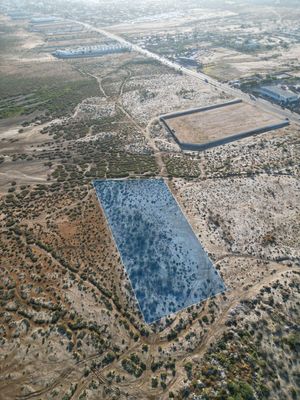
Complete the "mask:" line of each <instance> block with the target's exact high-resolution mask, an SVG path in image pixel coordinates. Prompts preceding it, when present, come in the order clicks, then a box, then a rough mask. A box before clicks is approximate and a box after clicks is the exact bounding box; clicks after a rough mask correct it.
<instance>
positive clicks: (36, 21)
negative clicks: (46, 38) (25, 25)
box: [30, 17, 60, 24]
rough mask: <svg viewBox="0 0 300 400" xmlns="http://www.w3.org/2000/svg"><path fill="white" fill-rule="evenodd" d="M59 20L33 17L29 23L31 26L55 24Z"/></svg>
mask: <svg viewBox="0 0 300 400" xmlns="http://www.w3.org/2000/svg"><path fill="white" fill-rule="evenodd" d="M58 19H60V18H56V17H34V18H31V20H30V22H31V23H32V24H47V23H49V22H55V21H57V20H58Z"/></svg>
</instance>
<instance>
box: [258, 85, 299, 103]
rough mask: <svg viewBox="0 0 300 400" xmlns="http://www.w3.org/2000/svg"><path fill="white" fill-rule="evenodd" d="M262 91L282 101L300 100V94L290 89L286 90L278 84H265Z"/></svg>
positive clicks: (265, 94) (292, 101) (263, 93)
mask: <svg viewBox="0 0 300 400" xmlns="http://www.w3.org/2000/svg"><path fill="white" fill-rule="evenodd" d="M260 93H261V94H262V95H264V96H267V97H269V98H271V99H273V100H276V101H278V102H280V103H284V104H290V103H294V102H296V101H298V100H299V96H298V95H297V94H295V93H294V92H291V91H290V90H284V89H282V88H280V87H278V86H263V87H262V88H261V89H260Z"/></svg>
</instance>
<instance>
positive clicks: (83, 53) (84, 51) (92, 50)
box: [52, 44, 130, 58]
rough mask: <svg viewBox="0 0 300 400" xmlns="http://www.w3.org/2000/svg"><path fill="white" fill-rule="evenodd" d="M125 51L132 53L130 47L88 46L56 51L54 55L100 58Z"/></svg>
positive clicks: (118, 45) (60, 56)
mask: <svg viewBox="0 0 300 400" xmlns="http://www.w3.org/2000/svg"><path fill="white" fill-rule="evenodd" d="M124 51H130V47H129V46H123V45H121V44H116V45H111V46H106V45H103V46H88V47H78V48H76V49H65V50H55V52H54V53H52V54H53V55H54V56H55V57H57V58H80V57H98V56H102V55H105V54H113V53H122V52H124Z"/></svg>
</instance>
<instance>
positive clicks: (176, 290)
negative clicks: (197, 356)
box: [94, 179, 225, 323]
mask: <svg viewBox="0 0 300 400" xmlns="http://www.w3.org/2000/svg"><path fill="white" fill-rule="evenodd" d="M94 186H95V189H96V192H97V196H98V199H99V201H100V203H101V205H102V207H103V210H104V213H105V215H106V218H107V221H108V223H109V225H110V228H111V231H112V234H113V236H114V239H115V242H116V244H117V247H118V250H119V252H120V255H121V258H122V261H123V264H124V266H125V268H126V271H127V273H128V276H129V278H130V281H131V284H132V287H133V290H134V293H135V295H136V298H137V300H138V303H139V306H140V309H141V311H142V313H143V316H144V319H145V321H146V322H147V323H151V322H153V321H155V320H158V319H160V318H161V317H163V316H166V315H169V314H171V313H174V312H176V311H178V310H180V309H182V308H185V307H187V306H189V305H192V304H195V303H198V302H200V301H201V300H204V299H206V298H208V297H210V296H213V295H215V294H217V293H219V292H222V291H224V290H225V286H224V283H223V281H222V279H221V278H220V276H219V275H218V273H217V271H216V269H215V268H214V266H213V264H212V262H211V261H210V259H209V258H208V256H207V254H206V253H205V251H204V250H203V248H202V246H201V244H200V243H199V241H198V239H197V238H196V236H195V234H194V232H193V230H192V228H191V226H190V225H189V223H188V222H187V220H186V218H185V216H184V215H183V213H182V211H181V209H180V207H179V206H178V204H177V202H176V200H175V198H174V197H173V195H172V193H171V192H170V190H169V188H168V186H167V185H166V184H165V182H164V181H163V180H162V179H137V180H105V181H104V180H103V181H101V180H100V181H95V182H94Z"/></svg>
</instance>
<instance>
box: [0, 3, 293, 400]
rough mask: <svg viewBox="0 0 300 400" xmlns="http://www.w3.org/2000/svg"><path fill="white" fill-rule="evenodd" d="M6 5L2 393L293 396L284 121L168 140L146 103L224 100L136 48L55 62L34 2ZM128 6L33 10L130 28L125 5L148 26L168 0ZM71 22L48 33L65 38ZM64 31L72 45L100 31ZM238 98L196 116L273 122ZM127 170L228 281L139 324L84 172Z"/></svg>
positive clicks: (78, 397)
mask: <svg viewBox="0 0 300 400" xmlns="http://www.w3.org/2000/svg"><path fill="white" fill-rule="evenodd" d="M8 3H9V2H5V3H4V6H1V9H0V11H1V18H0V32H1V36H0V47H1V53H2V55H3V57H1V62H0V93H1V100H0V118H1V119H0V145H1V146H0V194H1V198H0V226H1V237H0V255H1V268H0V345H1V352H0V399H1V400H16V399H18V400H25V399H42V400H44V399H45V400H48V399H49V400H50V399H51V400H52V399H54V400H56V399H63V400H71V399H72V400H84V399H87V400H88V399H89V400H96V399H97V400H99V399H116V400H117V399H130V400H131V399H143V400H144V399H145V400H146V399H149V400H154V399H155V400H156V399H162V400H164V399H180V400H181V399H201V400H210V399H211V400H213V399H214V400H215V399H216V400H224V399H226V400H232V399H234V400H258V399H259V400H268V399H269V400H290V399H291V400H296V399H297V398H298V397H299V396H300V385H299V351H300V336H299V302H300V291H299V288H300V278H299V272H300V270H299V266H300V241H299V239H300V202H299V193H300V191H299V189H300V182H299V176H300V169H299V165H300V140H299V137H300V136H299V134H300V126H299V124H297V123H296V122H294V121H290V125H289V126H287V127H285V128H281V129H278V130H274V131H270V132H266V133H263V134H261V135H259V136H253V137H248V138H246V139H243V140H239V141H235V142H232V143H228V144H226V145H223V146H219V147H215V148H213V149H210V150H206V151H204V152H182V151H181V150H180V148H179V146H178V145H177V144H176V143H175V141H174V139H173V138H172V137H171V135H170V134H169V133H168V131H167V130H166V129H165V127H164V125H163V124H162V123H161V121H160V120H159V116H160V115H162V114H165V113H169V112H175V111H179V110H182V109H188V108H193V107H204V106H208V105H211V104H215V103H217V102H219V103H222V102H225V101H228V100H231V99H232V98H233V96H232V94H231V92H230V90H229V91H228V92H225V91H224V90H223V89H222V88H218V87H215V86H213V85H210V84H207V82H204V81H203V80H201V79H197V78H196V77H193V76H191V75H187V74H185V73H182V72H180V71H178V70H175V69H172V68H169V67H167V66H166V65H163V64H161V63H159V62H158V61H155V60H153V59H151V58H148V57H146V56H143V55H141V54H140V53H138V52H136V51H130V52H124V53H120V54H106V55H102V56H99V57H90V58H84V57H82V58H76V59H66V60H60V59H57V58H55V57H54V56H53V55H52V47H51V48H49V43H52V42H51V41H49V38H50V37H51V38H52V36H53V35H52V34H49V31H50V30H51V31H52V30H53V29H54V27H53V26H52V25H51V23H48V25H49V26H48V27H47V29H39V30H35V29H33V28H34V27H35V24H34V23H32V22H31V18H32V16H33V15H36V14H35V13H37V10H36V9H35V7H34V6H33V5H32V4H31V3H30V2H27V1H25V0H24V1H21V2H20V3H18V4H17V5H16V3H15V2H12V3H9V4H8ZM126 3H127V2H123V1H120V2H119V3H117V2H116V1H112V2H109V4H108V3H107V2H105V4H104V3H103V6H102V8H100V9H99V8H97V7H99V6H96V5H94V4H91V5H85V6H84V7H83V6H82V4H78V3H76V2H74V5H73V7H72V10H71V9H70V10H68V11H66V6H65V4H64V2H59V1H57V2H52V1H50V2H48V3H47V4H43V3H42V4H41V5H40V6H39V14H41V15H44V14H45V13H46V14H55V15H59V16H60V17H61V18H67V19H68V21H75V20H77V19H78V16H79V15H81V16H82V21H83V22H88V23H89V24H94V23H95V22H96V24H95V26H102V27H103V26H104V27H106V29H108V30H110V31H112V32H115V33H118V34H121V35H124V37H125V36H126V38H127V39H128V38H129V37H130V38H131V39H132V38H133V35H136V32H137V31H140V26H142V25H143V23H144V20H141V21H140V22H139V19H140V18H146V19H147V18H149V19H150V20H151V21H150V22H147V21H146V23H147V24H148V23H151V24H155V23H156V22H155V21H153V19H154V20H155V17H154V16H155V15H158V17H156V19H157V20H158V22H159V23H160V24H161V23H162V22H161V17H159V16H161V15H162V14H164V13H167V12H169V11H168V10H167V9H166V7H167V6H168V5H169V2H166V4H165V5H164V4H162V3H161V2H154V3H155V4H154V3H153V4H152V3H151V4H150V3H149V5H147V4H148V3H147V4H146V3H144V2H140V3H138V2H134V3H133V5H132V6H131V5H128V7H127V5H126ZM217 3H218V2H216V3H214V4H217ZM145 4H146V5H145ZM213 6H214V7H217V5H212V7H213ZM174 7H175V6H174ZM176 7H177V6H176ZM178 7H179V6H178ZM193 7H195V2H194V1H191V3H189V6H187V7H186V10H185V11H184V14H190V15H193V17H191V16H190V17H189V18H190V19H189V20H187V24H190V23H191V21H193V20H196V19H197V20H198V21H202V22H201V23H203V24H204V23H205V24H206V22H203V21H208V22H209V21H210V23H212V24H213V23H214V24H215V23H216V21H219V22H220V21H227V19H230V18H234V15H235V14H236V10H232V9H231V8H230V9H229V11H228V12H226V10H225V11H224V10H221V11H220V13H219V14H218V15H217V14H216V15H215V16H216V19H215V20H214V22H213V21H212V18H211V13H213V14H214V9H213V8H212V10H211V13H208V12H205V11H203V10H202V11H201V12H200V11H199V10H198V11H197V13H195V14H193V13H192V10H193ZM249 7H250V6H249ZM225 8H226V7H225ZM297 10H298V9H297ZM297 10H296V11H295V16H294V17H293V18H295V19H296V12H298V11H297ZM21 11H22V12H23V13H25V14H26V15H25V17H22V18H20V19H19V18H17V19H16V17H15V15H16V14H12V13H13V12H14V13H16V12H21ZM175 11H176V10H175ZM177 11H178V10H177ZM177 11H176V12H177ZM188 11H189V12H188ZM178 12H179V11H178ZM281 12H282V13H283V11H282V10H281ZM130 13H131V14H130ZM224 13H225V14H224ZM9 14H10V15H9ZM253 14H254V16H255V15H257V12H253ZM203 15H204V16H205V15H207V16H209V18H208V17H207V18H204V19H202V16H203ZM282 15H283V16H286V15H287V12H286V11H285V12H284V13H283V14H282ZM122 18H123V22H122ZM168 18H171V19H172V15H171V17H170V16H169V17H168ZM274 18H275V19H277V18H278V17H276V15H275V16H274ZM254 19H255V18H254ZM124 20H125V21H124ZM132 20H136V25H135V24H131V22H130V21H132ZM97 21H99V22H97ZM176 21H181V22H180V24H182V21H183V19H182V18H181V17H180V14H179V15H178V20H177V19H176V20H174V24H175V22H176ZM208 22H207V23H208ZM125 23H126V24H125ZM68 24H71V23H70V22H68ZM71 25H72V28H70V27H69V28H67V29H66V31H65V32H64V33H63V34H61V33H58V34H56V35H58V36H59V38H58V36H57V37H56V39H55V40H53V43H55V45H57V44H58V43H59V42H60V41H61V42H62V43H63V46H65V47H72V46H73V40H74V35H75V36H76V34H75V28H74V29H73V27H74V26H77V25H76V23H75V22H72V24H71ZM128 25H131V26H132V29H129V28H128ZM51 26H52V27H51ZM143 26H146V27H148V25H143ZM220 26H221V24H220ZM58 27H59V30H61V28H62V26H61V22H60V23H59V24H58ZM166 27H168V25H166ZM56 28H57V27H56ZM187 28H188V25H187ZM68 29H69V31H68ZM134 29H135V31H134ZM172 29H173V28H172ZM176 29H177V28H176ZM70 30H71V34H70ZM147 30H148V28H147ZM154 31H155V32H157V29H155V30H154ZM78 35H79V36H78V37H77V39H75V42H74V43H75V44H76V45H77V43H79V42H81V39H82V38H83V39H84V41H85V43H94V42H95V40H96V41H97V40H98V39H99V43H107V37H105V36H104V35H100V34H99V35H95V32H92V31H88V30H87V31H86V30H84V32H83V31H81V30H78ZM149 36H150V35H149ZM57 39H59V40H57ZM51 46H52V45H51ZM216 51H217V50H216ZM295 57H296V56H295ZM249 68H250V67H249ZM252 72H253V71H252ZM244 107H246V109H245V108H244ZM237 108H238V109H237V110H236V109H235V110H234V111H236V113H235V112H233V113H232V114H230V115H226V117H225V116H224V117H223V116H222V115H218V116H217V117H216V116H214V117H213V118H212V122H214V123H215V121H216V119H218V118H219V121H220V124H222V127H223V128H224V131H225V132H227V131H229V130H231V129H232V128H233V127H234V128H235V129H239V128H240V127H245V126H248V125H247V124H250V125H251V124H252V123H253V121H254V120H255V122H257V121H258V120H259V119H260V118H263V120H262V121H263V122H264V123H265V122H268V123H269V122H273V119H276V118H280V119H281V116H279V117H277V116H273V114H267V117H266V114H265V112H261V111H260V109H256V110H253V106H252V105H250V104H246V105H243V109H240V108H239V107H237ZM245 114H249V116H250V114H251V116H252V115H253V118H250V117H249V119H248V120H247V118H245ZM264 118H267V120H265V119H264ZM295 119H296V118H295ZM190 123H192V127H193V128H194V127H195V128H196V127H199V128H200V129H199V131H201V130H203V125H201V126H199V123H198V122H197V121H192V122H190V121H189V124H190ZM201 124H202V122H201ZM244 124H245V125H244ZM209 126H210V125H209V121H208V122H207V128H209ZM251 126H252V125H251ZM175 129H176V128H175ZM212 130H213V132H214V133H213V134H217V132H218V130H217V128H216V127H212ZM193 132H196V134H197V135H198V133H197V130H194V129H193ZM193 132H192V131H190V132H189V133H190V134H192V133H193ZM203 132H204V131H203ZM205 132H206V133H207V129H205ZM140 178H143V179H146V178H153V179H155V178H160V179H163V181H164V182H165V184H166V185H167V187H168V189H169V190H170V191H171V192H172V194H173V195H174V198H175V199H176V201H177V202H178V205H179V206H180V208H181V210H182V212H183V214H184V216H185V217H186V219H187V221H188V223H189V224H190V226H191V227H192V229H193V232H194V233H195V235H196V237H197V238H198V239H199V241H200V243H201V245H202V246H203V248H204V250H205V252H206V254H207V255H208V257H209V258H210V260H211V261H212V263H213V265H214V267H215V268H216V270H217V272H218V274H219V276H220V278H221V279H222V281H223V282H224V285H225V286H226V290H225V291H223V292H222V293H219V294H216V295H215V296H212V297H210V298H207V299H206V300H204V301H201V302H199V303H196V304H194V305H190V306H188V307H187V308H184V309H181V310H180V311H178V312H176V313H172V314H169V315H168V316H166V317H163V318H162V319H160V320H158V321H156V322H155V323H152V324H147V323H145V321H144V320H143V318H142V316H141V313H140V310H139V307H138V305H137V301H136V297H135V294H134V292H133V289H132V285H131V282H130V279H129V276H128V275H127V273H126V270H125V269H124V265H123V264H122V259H121V257H120V253H119V251H118V248H117V246H116V243H115V241H114V238H113V236H112V232H111V227H110V226H109V225H108V222H107V219H106V218H105V215H104V213H103V210H102V207H100V204H99V201H98V199H97V195H96V192H95V189H94V186H93V182H94V181H95V180H102V179H105V180H106V179H140ZM153 201H155V199H153ZM145 279H146V276H145Z"/></svg>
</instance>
